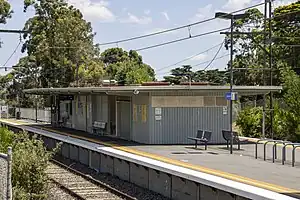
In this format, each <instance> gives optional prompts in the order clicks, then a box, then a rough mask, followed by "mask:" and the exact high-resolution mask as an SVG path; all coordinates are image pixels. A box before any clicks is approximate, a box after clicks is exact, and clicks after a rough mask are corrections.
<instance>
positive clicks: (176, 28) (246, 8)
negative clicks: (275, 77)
mask: <svg viewBox="0 0 300 200" xmlns="http://www.w3.org/2000/svg"><path fill="white" fill-rule="evenodd" d="M264 4H265V3H264V2H263V3H258V4H255V5H252V6H248V7H245V8H242V9H239V10H236V11H232V12H230V13H226V14H224V15H221V16H220V17H222V16H228V14H234V13H238V12H241V11H245V10H248V9H251V8H255V7H258V6H261V5H264ZM215 19H217V17H211V18H208V19H204V20H201V21H198V22H194V23H190V24H186V25H183V26H179V27H175V28H171V29H167V30H163V31H158V32H155V33H150V34H146V35H141V36H136V37H131V38H127V39H122V40H116V41H111V42H104V43H100V44H99V45H101V46H105V45H110V44H117V43H122V42H128V41H131V40H137V39H141V38H146V37H151V36H155V35H160V34H163V33H167V32H172V31H176V30H179V29H184V28H188V27H192V26H195V25H198V24H202V23H205V22H209V21H212V20H215Z"/></svg>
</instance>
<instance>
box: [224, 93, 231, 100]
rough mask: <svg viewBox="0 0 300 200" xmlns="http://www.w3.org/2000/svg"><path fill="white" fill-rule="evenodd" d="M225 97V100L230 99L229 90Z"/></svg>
mask: <svg viewBox="0 0 300 200" xmlns="http://www.w3.org/2000/svg"><path fill="white" fill-rule="evenodd" d="M225 98H226V99H227V100H231V92H227V93H226V94H225Z"/></svg>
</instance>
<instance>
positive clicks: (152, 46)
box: [135, 28, 228, 51]
mask: <svg viewBox="0 0 300 200" xmlns="http://www.w3.org/2000/svg"><path fill="white" fill-rule="evenodd" d="M227 29H228V28H222V29H218V30H214V31H209V32H205V33H201V34H198V35H193V36H189V37H184V38H180V39H177V40H171V41H169V42H164V43H160V44H156V45H151V46H147V47H144V48H140V49H135V51H144V50H147V49H152V48H156V47H160V46H165V45H168V44H172V43H177V42H181V41H184V40H189V39H193V38H197V37H202V36H205V35H210V34H213V33H217V32H220V31H224V30H227Z"/></svg>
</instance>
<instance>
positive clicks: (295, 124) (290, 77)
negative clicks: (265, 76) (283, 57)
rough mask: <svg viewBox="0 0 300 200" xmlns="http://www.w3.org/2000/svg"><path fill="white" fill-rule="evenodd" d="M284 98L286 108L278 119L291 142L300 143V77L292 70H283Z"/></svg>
mask: <svg viewBox="0 0 300 200" xmlns="http://www.w3.org/2000/svg"><path fill="white" fill-rule="evenodd" d="M281 74H282V81H283V89H284V90H283V98H284V102H285V104H286V108H284V110H282V111H280V116H279V117H278V119H279V120H280V121H282V122H281V123H282V124H284V126H280V127H282V129H281V130H280V131H282V133H283V134H284V135H285V137H286V138H287V139H289V140H291V141H297V142H299V141H300V124H299V121H300V101H299V98H300V77H299V76H298V75H297V74H296V73H295V72H294V71H293V70H291V69H290V68H283V69H282V70H281Z"/></svg>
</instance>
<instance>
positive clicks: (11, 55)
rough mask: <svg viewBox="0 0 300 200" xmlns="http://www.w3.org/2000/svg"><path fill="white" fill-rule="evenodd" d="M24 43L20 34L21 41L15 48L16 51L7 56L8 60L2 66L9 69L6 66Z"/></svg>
mask: <svg viewBox="0 0 300 200" xmlns="http://www.w3.org/2000/svg"><path fill="white" fill-rule="evenodd" d="M21 44H22V38H21V36H20V39H19V43H18V44H17V46H16V48H15V49H14V51H13V52H12V53H11V54H10V56H9V57H8V58H7V60H6V61H5V63H4V64H3V65H2V66H3V67H2V68H5V70H6V69H7V67H5V66H6V65H7V63H8V62H9V61H10V59H11V58H12V57H13V55H15V53H16V52H17V50H18V48H19V47H20V45H21Z"/></svg>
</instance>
